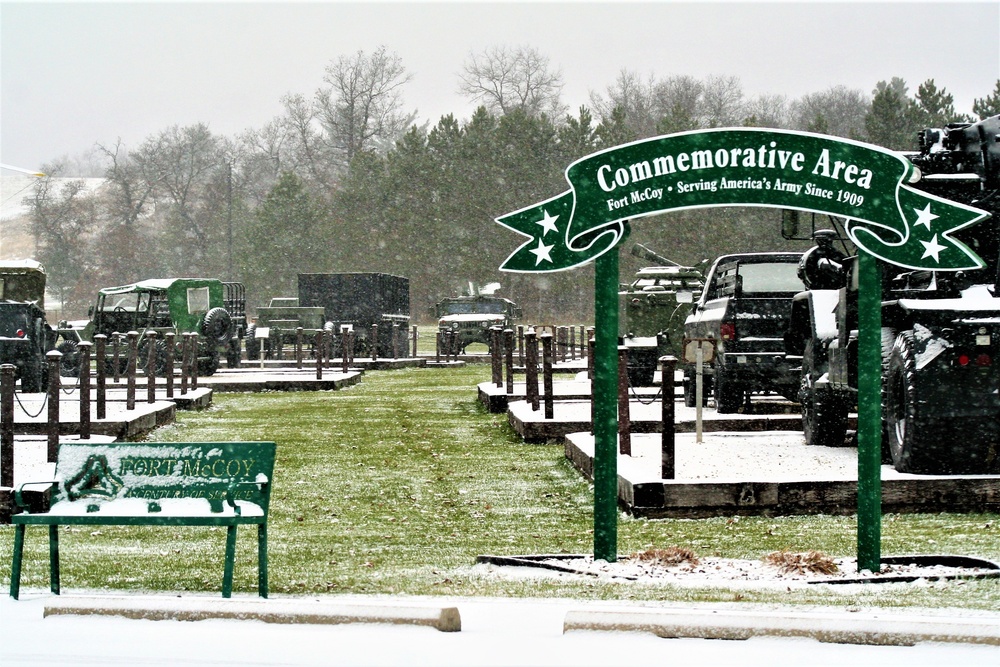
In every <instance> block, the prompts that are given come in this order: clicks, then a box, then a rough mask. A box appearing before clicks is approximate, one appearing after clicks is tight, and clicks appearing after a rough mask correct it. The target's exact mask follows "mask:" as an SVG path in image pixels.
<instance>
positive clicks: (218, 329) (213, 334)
mask: <svg viewBox="0 0 1000 667" xmlns="http://www.w3.org/2000/svg"><path fill="white" fill-rule="evenodd" d="M232 327H233V318H232V316H230V314H229V311H228V310H226V309H225V308H213V309H211V310H210V311H208V312H207V313H205V319H204V320H202V323H201V333H202V335H204V336H205V337H206V338H209V339H211V340H214V341H218V342H220V343H226V342H229V335H230V330H231V329H232Z"/></svg>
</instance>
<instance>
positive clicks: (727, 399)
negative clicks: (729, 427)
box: [715, 366, 746, 415]
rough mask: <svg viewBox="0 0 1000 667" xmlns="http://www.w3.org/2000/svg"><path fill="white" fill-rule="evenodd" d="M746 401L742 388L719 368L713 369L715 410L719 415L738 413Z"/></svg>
mask: <svg viewBox="0 0 1000 667" xmlns="http://www.w3.org/2000/svg"><path fill="white" fill-rule="evenodd" d="M745 399H746V391H745V390H744V389H743V387H742V386H741V385H739V384H737V383H735V382H733V381H732V380H731V379H730V378H729V377H728V376H727V375H726V373H725V372H724V371H723V370H722V368H721V367H719V366H716V367H715V410H716V412H718V413H719V414H720V415H724V414H732V413H734V412H739V410H740V408H741V407H743V402H744V400H745Z"/></svg>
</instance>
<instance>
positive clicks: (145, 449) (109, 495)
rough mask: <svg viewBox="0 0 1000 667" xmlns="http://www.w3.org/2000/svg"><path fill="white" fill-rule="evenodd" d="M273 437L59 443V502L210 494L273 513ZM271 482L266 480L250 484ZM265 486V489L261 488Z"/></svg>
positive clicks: (57, 461) (57, 462)
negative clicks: (230, 494)
mask: <svg viewBox="0 0 1000 667" xmlns="http://www.w3.org/2000/svg"><path fill="white" fill-rule="evenodd" d="M275 452H276V446H275V443H273V442H145V443H143V442H113V443H102V444H97V443H85V442H65V443H62V444H61V445H60V446H59V454H58V457H57V459H56V477H57V478H58V479H59V488H58V491H57V493H56V497H55V498H53V500H54V501H63V500H71V501H73V500H113V499H118V498H145V499H149V500H158V499H163V498H205V499H207V500H210V501H214V500H219V501H221V500H225V498H226V492H227V490H228V489H229V488H230V486H231V485H233V484H234V483H236V484H239V487H238V488H237V489H236V490H235V492H234V494H233V498H234V500H247V501H251V502H253V503H256V504H258V505H260V507H261V509H262V510H263V512H264V515H265V516H266V515H267V509H268V504H269V502H270V497H271V484H270V482H271V481H272V478H273V474H274V458H275ZM254 482H268V483H267V484H265V485H256V486H255V485H253V484H248V483H254ZM261 486H263V488H261Z"/></svg>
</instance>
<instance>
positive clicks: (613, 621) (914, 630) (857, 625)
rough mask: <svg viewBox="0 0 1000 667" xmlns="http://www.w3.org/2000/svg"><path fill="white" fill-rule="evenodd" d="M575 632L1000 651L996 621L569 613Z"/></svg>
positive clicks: (730, 613) (686, 611)
mask: <svg viewBox="0 0 1000 667" xmlns="http://www.w3.org/2000/svg"><path fill="white" fill-rule="evenodd" d="M571 630H602V631H618V632H648V633H652V634H654V635H656V636H657V637H664V638H697V639H750V638H751V637H762V636H771V637H809V638H812V639H815V640H817V641H821V642H829V643H838V644H870V645H882V646H912V645H914V644H916V643H919V642H957V643H966V644H988V645H992V646H1000V624H998V623H997V619H996V618H975V617H970V618H965V617H963V618H941V619H935V618H927V617H913V616H903V615H900V616H896V617H893V616H886V615H884V614H883V615H878V614H872V613H864V612H852V613H850V614H849V615H848V614H844V613H824V612H796V613H794V614H790V613H788V612H778V611H745V612H741V611H699V610H695V609H678V610H650V611H641V612H617V611H570V612H568V613H567V614H566V620H565V622H564V623H563V633H566V632H569V631H571Z"/></svg>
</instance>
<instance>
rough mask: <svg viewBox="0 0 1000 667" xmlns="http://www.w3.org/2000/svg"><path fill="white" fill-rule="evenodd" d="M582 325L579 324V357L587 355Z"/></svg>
mask: <svg viewBox="0 0 1000 667" xmlns="http://www.w3.org/2000/svg"><path fill="white" fill-rule="evenodd" d="M583 332H584V326H583V325H582V324H581V325H580V357H586V356H587V339H586V337H585V336H584V333H583Z"/></svg>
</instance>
